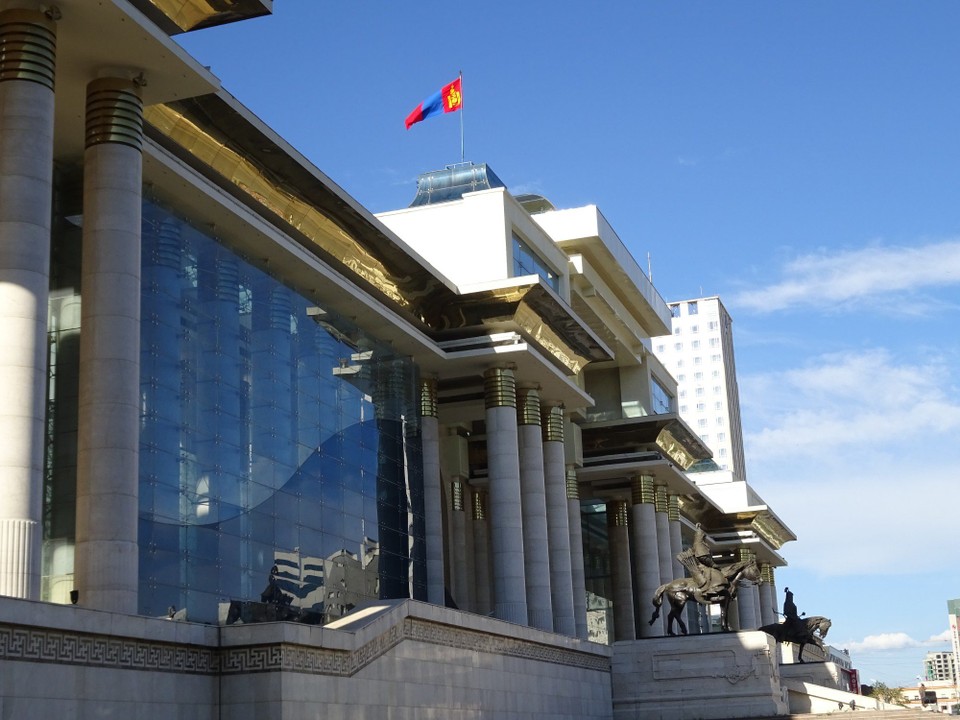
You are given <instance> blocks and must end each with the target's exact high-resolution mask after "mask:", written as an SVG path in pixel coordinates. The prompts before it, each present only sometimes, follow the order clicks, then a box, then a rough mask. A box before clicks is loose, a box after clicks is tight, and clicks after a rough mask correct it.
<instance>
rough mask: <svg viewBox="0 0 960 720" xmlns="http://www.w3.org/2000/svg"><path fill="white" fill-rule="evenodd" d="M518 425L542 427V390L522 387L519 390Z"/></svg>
mask: <svg viewBox="0 0 960 720" xmlns="http://www.w3.org/2000/svg"><path fill="white" fill-rule="evenodd" d="M516 402H517V425H540V388H539V387H538V386H530V385H520V386H519V387H518V388H517V401H516Z"/></svg>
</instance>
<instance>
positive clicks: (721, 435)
mask: <svg viewBox="0 0 960 720" xmlns="http://www.w3.org/2000/svg"><path fill="white" fill-rule="evenodd" d="M726 441H727V434H726V433H717V442H726Z"/></svg>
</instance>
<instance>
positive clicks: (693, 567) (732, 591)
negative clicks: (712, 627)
mask: <svg viewBox="0 0 960 720" xmlns="http://www.w3.org/2000/svg"><path fill="white" fill-rule="evenodd" d="M677 560H678V561H679V562H680V563H681V564H682V565H683V566H684V567H685V568H686V569H687V570H688V571H689V572H690V577H686V578H678V579H676V580H673V581H671V582H668V583H665V584H663V585H661V586H660V587H658V588H657V592H656V593H655V594H654V596H653V606H654V608H655V609H654V611H653V616H652V617H651V618H650V624H651V625H653V623H654V622H656V620H657V618H659V617H660V607H661V605H662V604H663V598H664V596H666V599H667V602H669V603H670V612H669V613H668V614H667V634H668V635H676V633H675V632H674V631H673V622H674V620H676V622H677V624H678V625H679V626H680V632H681V633H682V634H683V635H686V634H687V626H686V624H685V623H684V622H683V608H684V606H685V605H686V604H687V601H688V600H695V601H696V602H698V603H700V604H701V605H719V606H720V627H721V629H722V630H729V629H730V626H729V623H728V619H727V610H728V609H729V607H730V601H731V600H733V599H734V598H736V597H737V587H738V583H739V582H740V581H741V580H746V581H750V582H756V581H758V580H759V579H760V568H759V567H757V563H756V560H754V559H753V558H750V559H748V560H741V561H739V562H735V563H730V564H728V565H717V564H716V563H715V562H714V560H713V555H712V554H711V552H710V549H709V548H708V547H707V543H706V538H705V535H704V532H703V530H702V529H701V528H700V526H699V525H697V530H696V533H695V535H694V539H693V545H692V546H691V547H690V548H688V549H687V550H684V551H683V552H680V553H678V554H677Z"/></svg>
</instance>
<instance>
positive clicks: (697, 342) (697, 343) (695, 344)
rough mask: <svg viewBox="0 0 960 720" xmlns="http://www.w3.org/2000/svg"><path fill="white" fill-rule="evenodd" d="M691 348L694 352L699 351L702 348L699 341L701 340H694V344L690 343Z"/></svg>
mask: <svg viewBox="0 0 960 720" xmlns="http://www.w3.org/2000/svg"><path fill="white" fill-rule="evenodd" d="M690 347H692V348H693V349H694V350H697V349H699V347H700V341H699V340H694V341H693V342H692V343H690Z"/></svg>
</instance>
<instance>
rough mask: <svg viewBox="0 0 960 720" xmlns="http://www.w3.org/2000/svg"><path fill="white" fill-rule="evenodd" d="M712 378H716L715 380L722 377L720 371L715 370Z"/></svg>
mask: <svg viewBox="0 0 960 720" xmlns="http://www.w3.org/2000/svg"><path fill="white" fill-rule="evenodd" d="M710 377H715V378H718V377H720V371H719V370H714V371H713V372H712V373H710Z"/></svg>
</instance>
